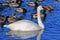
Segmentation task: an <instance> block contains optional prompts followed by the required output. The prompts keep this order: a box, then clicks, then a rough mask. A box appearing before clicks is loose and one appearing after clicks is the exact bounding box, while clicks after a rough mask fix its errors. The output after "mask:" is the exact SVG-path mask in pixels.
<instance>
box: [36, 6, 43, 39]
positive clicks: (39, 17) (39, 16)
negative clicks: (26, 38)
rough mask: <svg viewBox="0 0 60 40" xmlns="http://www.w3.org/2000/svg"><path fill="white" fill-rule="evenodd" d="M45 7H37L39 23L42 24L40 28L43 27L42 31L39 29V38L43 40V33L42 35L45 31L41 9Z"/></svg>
mask: <svg viewBox="0 0 60 40" xmlns="http://www.w3.org/2000/svg"><path fill="white" fill-rule="evenodd" d="M42 9H43V8H42V7H40V6H38V8H37V19H38V24H39V26H40V28H41V31H39V34H38V35H37V40H41V35H42V33H43V31H44V25H43V23H42V20H41V15H40V14H41V12H40V11H41V10H42Z"/></svg>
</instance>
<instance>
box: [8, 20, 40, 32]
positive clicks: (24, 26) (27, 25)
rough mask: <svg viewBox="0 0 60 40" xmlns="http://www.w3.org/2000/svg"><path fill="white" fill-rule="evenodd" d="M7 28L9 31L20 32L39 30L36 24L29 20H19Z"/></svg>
mask: <svg viewBox="0 0 60 40" xmlns="http://www.w3.org/2000/svg"><path fill="white" fill-rule="evenodd" d="M8 26H9V28H10V29H11V30H20V31H35V30H40V27H39V26H38V25H37V24H36V23H34V22H32V21H29V20H20V21H17V22H15V23H12V24H10V25H8Z"/></svg>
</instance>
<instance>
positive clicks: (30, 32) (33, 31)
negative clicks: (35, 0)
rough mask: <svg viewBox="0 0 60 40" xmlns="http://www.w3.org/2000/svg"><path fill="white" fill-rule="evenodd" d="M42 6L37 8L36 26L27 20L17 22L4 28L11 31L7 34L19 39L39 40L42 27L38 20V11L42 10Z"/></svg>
mask: <svg viewBox="0 0 60 40" xmlns="http://www.w3.org/2000/svg"><path fill="white" fill-rule="evenodd" d="M42 9H43V8H42V6H39V7H38V8H37V15H38V24H39V25H37V24H36V23H34V22H32V21H29V20H21V21H17V22H15V23H12V24H10V25H8V26H6V27H8V28H10V29H11V31H10V32H8V34H10V35H12V36H17V37H21V38H23V39H26V38H30V37H33V36H36V35H38V36H37V40H40V37H41V34H42V32H43V30H44V25H43V24H42V21H41V18H40V10H42Z"/></svg>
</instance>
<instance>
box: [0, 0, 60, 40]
mask: <svg viewBox="0 0 60 40" xmlns="http://www.w3.org/2000/svg"><path fill="white" fill-rule="evenodd" d="M6 1H7V0H0V2H1V3H3V2H6ZM29 1H32V0H24V2H23V3H22V5H21V7H25V8H26V10H27V12H26V16H25V17H24V19H27V20H31V14H32V13H35V12H36V9H34V8H33V7H29V6H28V5H26V2H29ZM38 5H42V6H49V5H52V6H53V7H54V10H53V12H52V15H51V14H50V13H47V18H46V20H45V21H43V23H44V25H45V31H44V33H43V34H42V37H41V40H60V2H56V1H55V0H44V2H43V3H38ZM31 8H33V9H31ZM33 11H34V12H33ZM13 12H15V13H16V14H17V15H16V17H17V18H18V17H20V16H23V14H18V12H16V11H15V10H14V8H9V7H5V8H4V10H3V11H1V12H0V14H2V15H5V16H9V15H11V14H12V13H13ZM32 21H33V22H35V23H37V20H36V19H34V20H32ZM7 24H8V23H7ZM6 31H7V32H8V31H9V29H8V28H4V31H3V30H2V29H1V27H0V40H22V39H21V38H16V37H15V38H13V37H9V36H6V35H5V32H6ZM26 40H36V37H33V38H29V39H26Z"/></svg>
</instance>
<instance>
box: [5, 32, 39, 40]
mask: <svg viewBox="0 0 60 40" xmlns="http://www.w3.org/2000/svg"><path fill="white" fill-rule="evenodd" d="M38 33H39V31H10V32H8V33H6V35H10V36H11V37H20V38H22V39H27V38H31V37H34V36H36V35H37V34H38Z"/></svg>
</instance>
